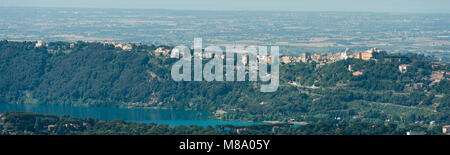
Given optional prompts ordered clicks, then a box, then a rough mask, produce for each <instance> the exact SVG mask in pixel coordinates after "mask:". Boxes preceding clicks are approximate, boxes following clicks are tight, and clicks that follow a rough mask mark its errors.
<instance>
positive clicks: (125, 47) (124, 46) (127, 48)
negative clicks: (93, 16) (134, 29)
mask: <svg viewBox="0 0 450 155" xmlns="http://www.w3.org/2000/svg"><path fill="white" fill-rule="evenodd" d="M101 43H103V44H105V45H114V47H116V48H121V49H122V50H124V51H131V50H132V49H133V45H132V44H130V43H116V42H112V41H104V42H101Z"/></svg>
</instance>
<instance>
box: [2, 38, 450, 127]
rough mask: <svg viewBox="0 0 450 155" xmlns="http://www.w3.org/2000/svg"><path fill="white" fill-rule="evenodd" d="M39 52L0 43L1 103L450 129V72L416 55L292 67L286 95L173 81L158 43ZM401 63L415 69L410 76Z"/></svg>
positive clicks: (65, 46) (65, 45)
mask: <svg viewBox="0 0 450 155" xmlns="http://www.w3.org/2000/svg"><path fill="white" fill-rule="evenodd" d="M35 45H36V42H11V41H0V60H1V61H0V92H1V93H0V102H1V103H27V104H29V103H38V104H72V105H85V104H86V105H90V106H129V107H153V108H175V109H192V110H204V111H208V112H211V113H214V112H217V113H216V117H218V118H220V119H229V120H251V121H288V120H291V121H292V120H293V121H307V122H310V121H318V120H333V121H335V120H338V121H371V122H384V121H393V122H401V123H414V122H421V121H423V122H425V123H428V122H430V121H436V122H437V123H440V124H448V123H450V118H449V113H450V99H449V94H450V91H449V90H450V84H449V80H448V78H449V77H448V75H444V77H443V79H441V80H440V82H437V83H436V82H435V83H433V81H434V80H433V79H431V76H432V74H433V71H446V72H450V70H449V68H448V65H447V64H442V63H436V62H433V60H431V59H429V58H426V57H423V56H419V55H414V54H409V55H389V56H387V57H386V58H385V59H383V60H370V61H363V60H359V59H347V60H342V61H338V62H336V63H332V64H327V65H324V66H319V65H317V64H315V63H308V64H305V63H294V64H284V65H282V66H281V68H280V80H281V81H280V87H279V89H278V91H276V92H273V93H261V92H260V91H259V86H258V85H259V84H260V83H258V82H248V81H245V82H175V81H173V80H172V79H171V77H170V69H171V65H172V64H173V63H174V62H175V61H177V59H172V58H167V57H163V56H157V55H155V53H154V50H155V49H156V48H157V47H155V46H153V45H152V46H147V45H139V46H138V45H133V48H132V50H130V51H128V50H122V49H121V48H115V47H114V46H113V45H108V44H103V43H88V42H81V41H80V42H75V43H69V42H51V43H48V46H40V47H35ZM402 64H408V65H410V67H409V68H408V71H407V72H405V73H401V72H400V71H399V68H398V67H399V65H402ZM349 65H351V66H352V67H351V68H352V69H351V70H349ZM356 71H360V72H361V73H362V74H361V75H354V74H353V73H354V72H356ZM219 111H220V112H219Z"/></svg>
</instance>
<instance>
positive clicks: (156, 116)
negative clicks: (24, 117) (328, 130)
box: [0, 104, 262, 127]
mask: <svg viewBox="0 0 450 155" xmlns="http://www.w3.org/2000/svg"><path fill="white" fill-rule="evenodd" d="M5 111H10V112H11V111H25V112H38V113H43V114H54V115H58V116H61V115H64V114H66V115H70V117H74V118H93V119H99V120H107V121H112V120H124V121H128V122H137V123H156V124H168V125H170V126H179V125H184V126H189V125H199V126H213V127H214V126H215V125H223V124H231V125H252V124H262V123H257V122H239V121H219V120H210V119H208V116H210V114H209V113H206V112H201V111H186V110H168V109H143V108H117V107H87V106H67V105H48V104H0V112H5Z"/></svg>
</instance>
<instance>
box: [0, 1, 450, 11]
mask: <svg viewBox="0 0 450 155" xmlns="http://www.w3.org/2000/svg"><path fill="white" fill-rule="evenodd" d="M14 6H20V7H75V8H125V9H133V8H137V9H172V10H250V11H350V12H399V13H450V0H0V7H14Z"/></svg>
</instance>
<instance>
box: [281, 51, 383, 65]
mask: <svg viewBox="0 0 450 155" xmlns="http://www.w3.org/2000/svg"><path fill="white" fill-rule="evenodd" d="M385 55H387V53H386V51H383V50H379V49H376V48H372V49H370V50H367V51H362V52H357V53H352V52H351V51H350V50H349V49H346V50H345V51H344V52H339V53H333V54H313V55H312V54H311V53H308V52H305V53H302V54H301V55H300V56H282V57H281V58H280V62H281V63H285V64H288V63H295V62H304V63H309V62H317V63H319V64H320V65H325V64H327V63H334V62H336V61H340V60H346V59H348V58H355V59H361V60H365V61H368V60H371V59H380V58H382V57H384V56H385Z"/></svg>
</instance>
